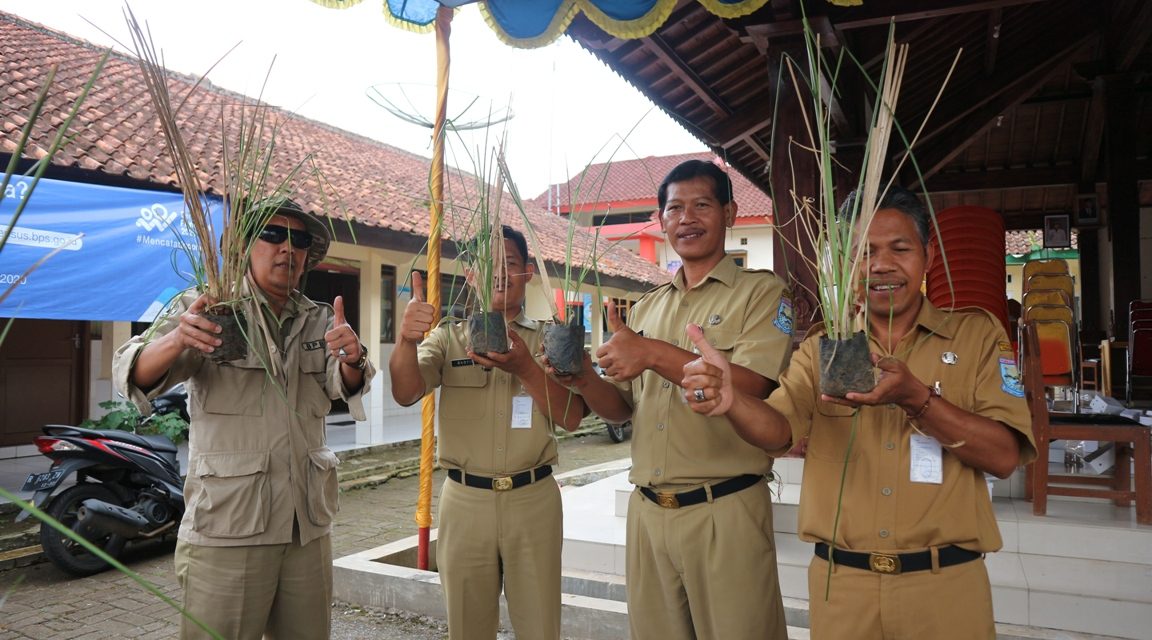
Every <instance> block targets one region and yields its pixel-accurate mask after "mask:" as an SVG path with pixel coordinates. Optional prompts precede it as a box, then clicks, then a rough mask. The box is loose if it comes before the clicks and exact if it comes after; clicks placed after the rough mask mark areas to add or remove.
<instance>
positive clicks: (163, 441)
mask: <svg viewBox="0 0 1152 640" xmlns="http://www.w3.org/2000/svg"><path fill="white" fill-rule="evenodd" d="M44 432H45V433H48V434H50V435H78V436H82V437H89V438H107V439H109V440H115V441H117V442H125V443H128V444H134V445H136V446H138V447H144V448H145V449H152V450H153V451H158V452H167V453H176V445H174V444H172V441H171V440H169V439H168V438H166V437H164V436H159V435H156V436H153V435H147V436H143V435H139V434H136V433H132V432H131V431H118V430H115V429H109V430H96V429H85V428H83V427H73V426H68V425H47V426H45V427H44Z"/></svg>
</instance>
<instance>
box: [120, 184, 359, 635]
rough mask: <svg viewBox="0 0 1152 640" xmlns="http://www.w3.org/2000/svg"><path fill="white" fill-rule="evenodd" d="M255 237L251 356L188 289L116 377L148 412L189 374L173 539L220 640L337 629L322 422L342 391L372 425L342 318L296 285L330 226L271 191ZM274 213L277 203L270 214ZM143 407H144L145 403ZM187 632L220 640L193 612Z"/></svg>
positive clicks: (127, 354) (332, 508)
mask: <svg viewBox="0 0 1152 640" xmlns="http://www.w3.org/2000/svg"><path fill="white" fill-rule="evenodd" d="M260 207H263V208H264V211H263V212H262V213H260V214H258V215H257V217H258V218H259V219H261V220H263V221H264V222H263V224H260V225H259V227H258V229H257V230H256V232H255V233H253V235H252V237H251V238H249V239H248V241H249V243H250V247H249V268H248V277H247V281H246V286H245V290H246V294H247V295H248V297H247V298H245V299H243V300H241V301H239V303H238V306H237V307H236V312H238V313H242V314H243V316H244V318H245V320H246V325H247V328H246V331H245V339H246V342H247V347H248V354H247V355H246V356H243V357H241V358H239V359H237V360H232V361H229V362H216V361H215V360H213V359H212V358H211V357H210V356H211V354H212V353H213V352H214V351H215V350H216V348H217V347H219V346H220V345H221V340H220V338H219V337H218V334H219V333H220V326H219V325H218V324H217V323H215V322H213V321H212V316H210V315H206V314H205V313H204V311H205V308H206V307H208V306H210V305H211V304H213V303H214V302H215V301H214V300H212V299H211V298H210V297H209V296H207V295H206V294H197V293H196V292H195V291H194V290H190V291H188V292H185V294H184V295H183V297H181V298H180V299H179V300H178V301H176V302H175V303H174V304H173V306H172V307H171V309H170V310H169V311H168V312H167V313H165V314H162V315H161V317H160V318H159V319H157V320H156V322H155V323H154V324H153V326H152V328H151V329H149V330H148V331H146V332H145V333H144V334H142V335H140V336H136V337H135V338H132V339H131V340H129V341H128V342H127V343H126V344H125V345H124V346H122V347H121V348H120V349H119V350H118V351H117V353H116V357H115V360H114V363H113V368H114V371H113V379H114V382H115V384H116V388H117V390H118V391H120V393H121V394H123V395H124V396H126V397H128V398H130V399H131V400H132V401H133V402H135V403H136V405H137V406H139V407H142V408H143V407H147V406H148V399H149V398H151V397H153V396H155V395H157V394H159V393H160V392H162V391H164V390H166V389H168V388H169V387H171V386H172V385H174V384H176V383H178V382H182V381H187V388H188V395H189V413H190V414H191V416H192V424H191V427H190V429H189V434H188V443H189V453H188V475H187V479H186V481H185V486H184V496H185V500H186V501H187V505H186V509H185V513H184V519H183V521H182V522H181V524H180V530H179V536H178V538H179V539H178V542H177V546H176V575H177V577H178V579H179V581H180V585H181V586H182V587H183V589H184V602H183V604H184V608H185V609H187V610H188V612H189V613H190V614H191V615H192V616H193V617H194V618H195V619H197V620H199V621H200V622H202V623H204V624H205V625H206V626H208V627H209V628H210V629H212V630H213V631H214V632H215V633H217V634H218V635H219V637H224V638H230V639H232V638H238V639H251V640H256V639H258V638H261V637H274V638H299V639H300V640H312V639H315V638H327V637H328V635H329V630H330V626H331V625H330V620H331V617H330V615H331V602H332V543H331V538H330V535H329V534H330V532H331V526H332V519H333V516H335V514H336V509H337V492H338V486H337V478H336V465H337V464H338V462H339V460H337V458H336V454H335V453H333V452H332V450H331V449H329V448H328V447H327V446H326V444H325V431H324V418H325V416H327V415H328V412H329V410H330V409H331V405H332V400H333V399H336V398H340V399H343V400H345V401H347V403H348V408H349V411H350V412H351V413H352V416H353V417H354V418H355V419H357V420H365V419H367V416H366V415H365V412H364V405H363V396H364V394H365V393H366V392H367V391H368V383H369V381H370V380H371V379H372V376H373V375H374V373H375V369H374V368H373V367H372V364H371V363H370V362H369V361H368V354H367V353H366V350H365V349H364V346H363V345H362V344H361V343H360V339H359V338H358V337H357V336H356V332H355V331H353V330H352V327H350V326H348V323H347V321H346V320H345V318H344V304H343V299H342V298H341V297H339V296H337V297H336V300H335V302H334V305H333V307H334V308H329V307H328V306H327V305H320V304H317V303H315V302H313V301H311V300H309V299H308V298H306V297H304V295H303V294H301V293H300V291H299V290H298V287H299V286H300V280H301V278H302V277H303V274H304V272H305V271H306V270H308V269H311V268H313V267H315V266H316V265H317V264H319V263H320V261H321V260H322V259H323V258H324V256H325V254H326V253H327V250H328V244H329V242H330V236H329V234H328V229H327V227H326V226H325V225H324V224H323V223H322V222H320V221H319V220H318V219H316V218H315V217H313V216H311V215H309V214H307V213H305V212H304V210H303V209H301V208H300V206H299V205H297V204H296V203H294V202H292V201H291V200H287V199H285V198H282V197H281V198H276V199H274V200H273V199H268V200H264V201H261V202H259V203H257V204H256V205H254V206H253V209H250V210H249V212H248V213H247V214H246V215H252V213H251V212H252V211H253V210H256V209H258V208H260ZM268 209H274V210H272V211H268ZM142 410H143V409H142ZM180 635H181V638H206V637H210V636H209V635H208V634H207V633H206V632H204V631H203V630H202V629H201V628H200V627H198V626H197V625H196V624H194V623H191V622H189V620H188V619H187V618H184V619H182V620H181V630H180Z"/></svg>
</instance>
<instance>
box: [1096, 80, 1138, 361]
mask: <svg viewBox="0 0 1152 640" xmlns="http://www.w3.org/2000/svg"><path fill="white" fill-rule="evenodd" d="M1097 82H1103V83H1104V101H1105V113H1106V114H1107V116H1106V121H1105V125H1104V127H1105V129H1104V144H1105V154H1104V155H1105V158H1106V160H1105V162H1106V163H1107V175H1108V182H1107V185H1106V193H1107V198H1106V204H1107V212H1106V217H1107V221H1108V233H1109V234H1110V236H1111V239H1112V274H1113V276H1112V277H1113V286H1112V301H1111V302H1112V305H1111V307H1112V309H1113V311H1114V313H1115V317H1116V337H1117V338H1119V339H1122V340H1126V339H1127V336H1128V303H1130V302H1132V301H1133V300H1137V299H1139V298H1140V273H1141V267H1140V261H1141V257H1140V192H1139V186H1138V184H1137V177H1138V176H1137V171H1136V136H1134V135H1132V127H1133V126H1134V125H1135V122H1136V117H1137V114H1136V99H1135V92H1134V90H1133V86H1132V77H1131V76H1130V75H1110V76H1103V77H1101V78H1098V79H1097Z"/></svg>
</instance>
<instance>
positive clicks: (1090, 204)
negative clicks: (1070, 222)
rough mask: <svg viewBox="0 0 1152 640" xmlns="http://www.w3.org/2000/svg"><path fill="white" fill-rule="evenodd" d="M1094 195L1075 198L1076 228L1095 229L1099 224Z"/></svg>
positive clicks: (1098, 211) (1082, 194) (1089, 194)
mask: <svg viewBox="0 0 1152 640" xmlns="http://www.w3.org/2000/svg"><path fill="white" fill-rule="evenodd" d="M1098 205H1099V203H1097V202H1096V194H1095V193H1081V194H1080V195H1078V196H1076V226H1077V227H1095V226H1098V225H1099V224H1100V207H1099V206H1098Z"/></svg>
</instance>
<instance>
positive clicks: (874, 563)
mask: <svg viewBox="0 0 1152 640" xmlns="http://www.w3.org/2000/svg"><path fill="white" fill-rule="evenodd" d="M868 568H869V569H871V570H872V571H875V572H876V573H893V574H895V573H900V556H896V555H892V554H889V553H870V554H868Z"/></svg>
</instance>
